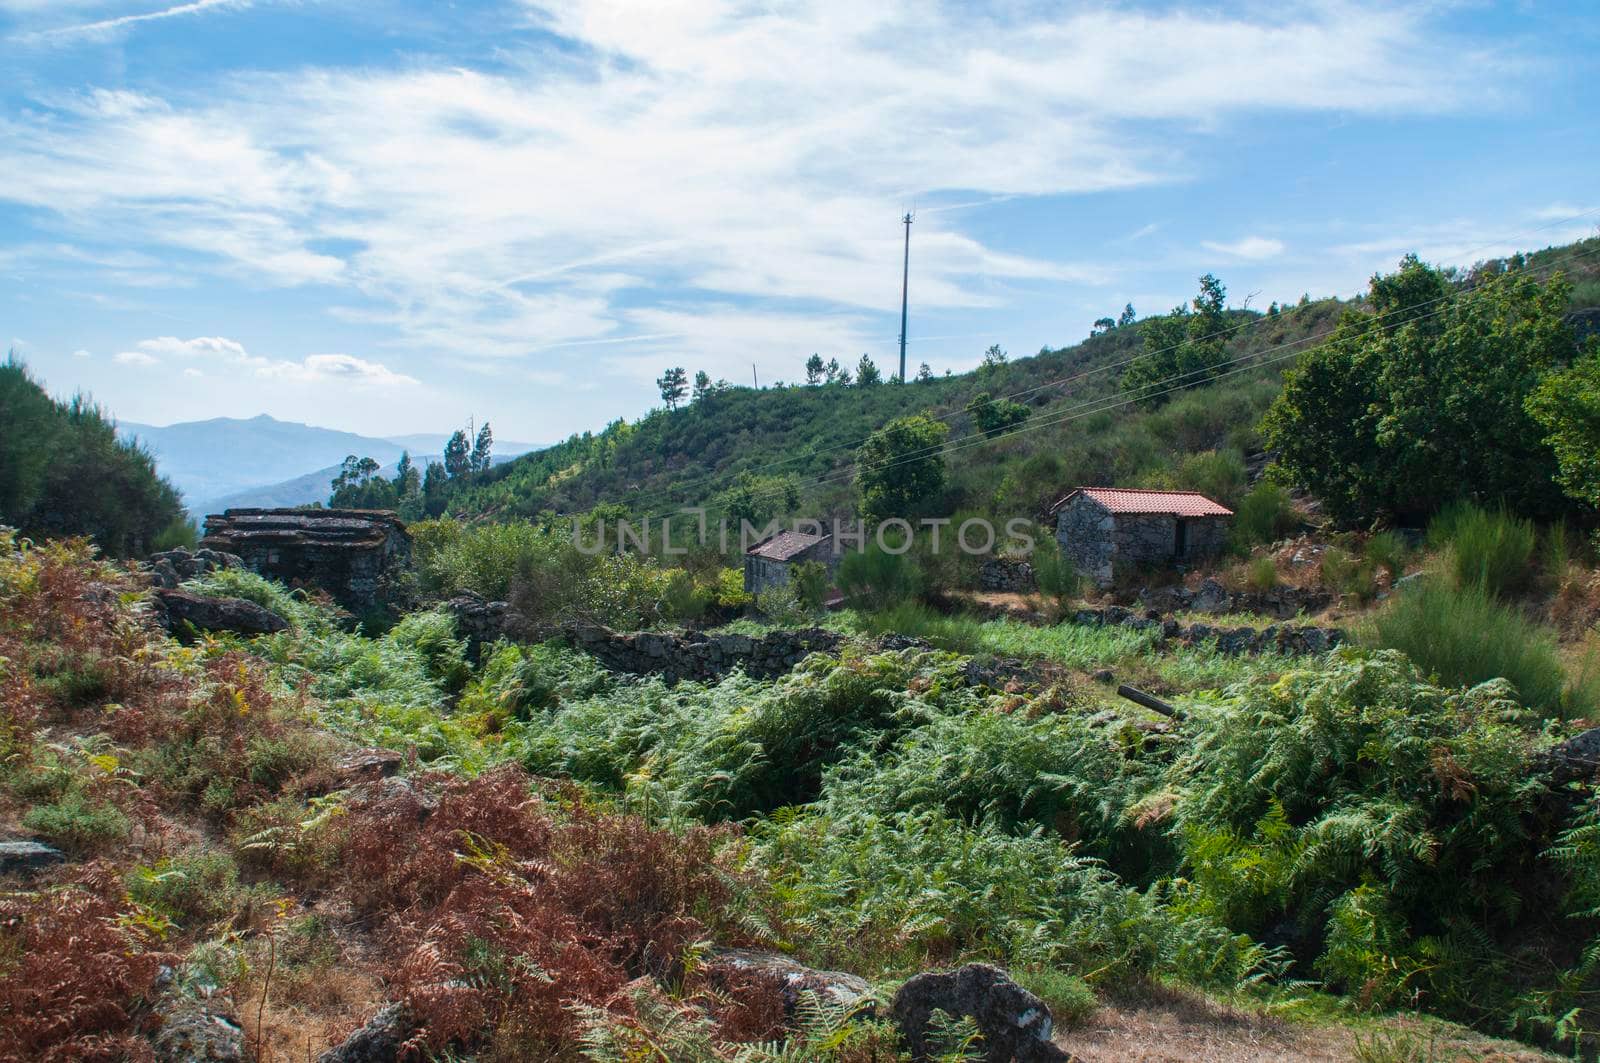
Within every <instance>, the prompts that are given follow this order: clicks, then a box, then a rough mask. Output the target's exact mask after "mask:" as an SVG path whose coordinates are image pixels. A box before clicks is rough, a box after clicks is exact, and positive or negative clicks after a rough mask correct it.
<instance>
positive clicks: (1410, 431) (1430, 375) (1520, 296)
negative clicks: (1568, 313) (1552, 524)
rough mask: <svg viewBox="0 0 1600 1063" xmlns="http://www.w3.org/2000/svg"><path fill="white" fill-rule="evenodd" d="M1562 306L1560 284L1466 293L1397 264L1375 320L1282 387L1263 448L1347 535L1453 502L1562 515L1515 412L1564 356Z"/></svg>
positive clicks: (1355, 317) (1346, 331) (1333, 344)
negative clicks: (1350, 526) (1362, 525)
mask: <svg viewBox="0 0 1600 1063" xmlns="http://www.w3.org/2000/svg"><path fill="white" fill-rule="evenodd" d="M1569 294H1570V291H1569V288H1568V285H1567V283H1566V281H1565V280H1563V279H1562V277H1561V275H1560V274H1557V275H1556V276H1555V277H1553V278H1552V279H1551V280H1550V281H1548V282H1547V283H1543V284H1541V283H1540V282H1539V281H1538V280H1536V279H1534V278H1533V277H1530V276H1527V275H1525V274H1519V275H1507V276H1504V277H1500V278H1496V279H1493V280H1490V281H1488V282H1486V283H1483V284H1481V285H1479V286H1477V287H1467V286H1464V285H1461V284H1458V283H1457V282H1456V281H1455V280H1454V279H1453V278H1452V277H1451V276H1450V275H1449V274H1447V273H1445V272H1443V271H1441V270H1439V269H1436V268H1434V267H1432V266H1429V265H1426V264H1424V263H1423V262H1421V261H1419V260H1418V259H1417V258H1416V256H1414V255H1410V256H1407V257H1406V258H1405V259H1403V260H1402V261H1401V263H1400V268H1399V269H1398V270H1397V271H1396V272H1394V273H1392V274H1389V275H1387V276H1382V275H1380V276H1375V277H1373V278H1372V283H1371V286H1370V291H1369V295H1368V304H1369V306H1370V309H1371V312H1362V311H1357V310H1350V311H1346V313H1345V315H1344V318H1343V320H1342V321H1341V322H1340V325H1339V328H1338V330H1337V332H1336V334H1335V336H1334V338H1333V339H1332V340H1331V341H1329V342H1328V343H1326V344H1323V345H1321V346H1319V347H1316V348H1313V349H1311V350H1309V351H1307V352H1306V354H1305V355H1304V356H1303V357H1302V358H1301V359H1300V360H1299V362H1298V364H1296V365H1295V366H1294V368H1292V369H1291V370H1289V372H1288V373H1286V374H1285V376H1284V387H1283V394H1282V395H1281V396H1280V397H1279V398H1278V400H1277V401H1276V402H1275V403H1274V404H1273V406H1272V408H1271V409H1270V410H1269V411H1268V413H1267V416H1266V418H1265V419H1264V421H1263V424H1262V428H1263V431H1264V433H1265V437H1266V442H1267V445H1268V446H1269V447H1271V448H1273V449H1274V450H1276V451H1277V452H1278V463H1279V465H1280V466H1281V467H1283V468H1284V469H1285V470H1286V471H1287V472H1288V473H1289V474H1290V475H1291V476H1292V477H1293V478H1294V479H1295V481H1296V482H1297V483H1300V484H1303V485H1304V486H1306V487H1307V488H1309V489H1310V490H1311V491H1312V492H1313V493H1315V494H1316V495H1317V497H1319V498H1321V499H1322V500H1323V502H1324V504H1325V505H1326V506H1327V507H1328V510H1329V512H1330V513H1331V514H1332V515H1333V516H1334V517H1335V518H1337V519H1339V520H1341V521H1344V522H1347V523H1351V522H1360V521H1370V520H1372V519H1374V518H1378V517H1388V518H1391V519H1397V520H1401V521H1406V522H1414V521H1420V520H1422V519H1425V518H1426V517H1427V516H1429V515H1430V514H1432V513H1434V512H1435V511H1437V510H1438V509H1439V508H1440V507H1441V506H1443V505H1444V504H1445V503H1447V502H1450V501H1453V500H1455V499H1458V498H1465V499H1472V500H1475V501H1479V502H1504V503H1505V504H1506V505H1508V506H1510V507H1511V508H1513V509H1515V510H1517V511H1518V512H1521V513H1524V514H1526V515H1530V516H1540V515H1543V516H1548V515H1552V514H1554V513H1556V512H1559V511H1560V510H1561V509H1562V508H1563V506H1564V503H1563V500H1562V498H1561V493H1560V490H1559V488H1558V487H1557V485H1556V479H1555V477H1556V470H1557V466H1556V455H1555V453H1554V452H1553V451H1552V449H1551V446H1550V444H1549V443H1547V442H1546V441H1545V438H1544V430H1543V429H1542V427H1541V425H1540V424H1539V422H1538V421H1536V420H1535V418H1534V416H1533V415H1532V414H1530V412H1529V410H1528V409H1527V408H1526V407H1525V404H1526V403H1527V401H1528V399H1529V397H1530V395H1532V394H1533V393H1534V391H1535V389H1536V388H1537V387H1538V385H1539V383H1540V380H1541V378H1542V377H1543V376H1544V375H1545V374H1546V373H1547V372H1549V371H1550V370H1552V369H1554V368H1558V367H1560V366H1562V365H1564V364H1565V363H1566V362H1567V360H1568V359H1569V358H1570V357H1571V355H1572V352H1573V343H1572V336H1571V333H1570V332H1569V331H1568V329H1567V327H1566V326H1565V325H1564V324H1563V322H1562V314H1563V312H1564V311H1565V309H1566V307H1567V303H1568V300H1569ZM1537 406H1538V404H1537V403H1535V407H1536V408H1537Z"/></svg>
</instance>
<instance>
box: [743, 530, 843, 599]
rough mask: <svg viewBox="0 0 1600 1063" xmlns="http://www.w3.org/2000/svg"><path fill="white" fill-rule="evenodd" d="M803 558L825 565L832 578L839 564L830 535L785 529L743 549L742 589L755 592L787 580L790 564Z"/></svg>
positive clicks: (780, 585) (748, 592)
mask: <svg viewBox="0 0 1600 1063" xmlns="http://www.w3.org/2000/svg"><path fill="white" fill-rule="evenodd" d="M802 561H815V562H817V563H819V564H821V565H824V566H826V567H827V569H828V575H829V577H830V578H831V577H832V575H833V573H834V571H835V570H836V569H838V567H839V558H838V556H837V555H836V554H834V552H833V536H831V535H813V534H811V533H809V532H801V531H785V532H779V533H778V534H776V535H769V536H767V537H766V538H765V539H762V540H761V541H760V542H759V543H756V544H755V545H754V546H752V547H751V548H750V549H748V550H746V551H745V552H744V589H745V593H746V594H757V593H759V592H761V591H764V590H766V589H767V588H768V587H782V586H784V585H785V584H787V583H788V582H789V567H790V566H791V565H796V564H799V563H800V562H802Z"/></svg>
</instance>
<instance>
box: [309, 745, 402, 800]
mask: <svg viewBox="0 0 1600 1063" xmlns="http://www.w3.org/2000/svg"><path fill="white" fill-rule="evenodd" d="M405 762H406V758H405V757H404V756H403V755H402V754H400V753H397V752H395V751H394V750H392V749H358V750H355V751H354V752H351V753H346V754H345V755H344V756H342V757H340V758H339V760H338V761H337V762H336V763H335V764H334V765H333V766H332V767H330V768H327V769H324V770H321V771H315V772H312V773H311V774H309V775H307V776H306V777H305V778H304V779H303V780H302V781H301V782H300V789H301V791H302V792H304V793H305V794H307V795H308V796H311V797H321V796H322V795H324V794H331V793H333V792H334V791H335V790H348V789H350V788H351V787H357V786H363V785H366V784H371V783H381V782H382V781H383V780H385V779H388V778H389V777H390V776H392V775H395V774H397V773H398V772H399V771H400V769H401V768H402V767H404V766H405Z"/></svg>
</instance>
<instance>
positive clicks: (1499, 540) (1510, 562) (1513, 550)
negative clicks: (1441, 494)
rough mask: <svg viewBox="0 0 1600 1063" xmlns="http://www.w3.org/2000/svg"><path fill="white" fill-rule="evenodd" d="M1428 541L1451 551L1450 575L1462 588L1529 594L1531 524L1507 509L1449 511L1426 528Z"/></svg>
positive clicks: (1462, 505)
mask: <svg viewBox="0 0 1600 1063" xmlns="http://www.w3.org/2000/svg"><path fill="white" fill-rule="evenodd" d="M1428 541H1429V542H1430V543H1432V544H1433V545H1435V546H1446V545H1448V546H1449V547H1450V549H1451V558H1450V565H1451V572H1452V573H1453V575H1454V577H1455V580H1456V583H1457V585H1458V586H1462V587H1465V586H1469V585H1476V586H1479V587H1482V588H1483V589H1484V590H1486V591H1488V593H1489V594H1491V595H1495V596H1504V595H1507V594H1512V593H1515V592H1516V591H1519V590H1522V589H1523V588H1525V587H1526V586H1527V585H1528V583H1529V578H1530V576H1531V575H1532V573H1531V570H1530V568H1529V562H1530V560H1531V559H1532V557H1533V548H1534V544H1535V542H1536V536H1535V535H1534V530H1533V522H1532V521H1529V520H1525V519H1523V518H1521V517H1518V516H1515V515H1513V514H1512V513H1510V512H1508V511H1507V510H1506V509H1505V507H1503V506H1502V507H1500V508H1499V509H1492V510H1490V509H1481V508H1479V507H1478V506H1475V505H1473V504H1472V503H1470V502H1457V503H1454V504H1452V505H1450V506H1447V507H1445V509H1444V510H1442V511H1441V512H1440V514H1439V515H1438V516H1437V517H1435V518H1434V520H1433V523H1431V524H1429V525H1428Z"/></svg>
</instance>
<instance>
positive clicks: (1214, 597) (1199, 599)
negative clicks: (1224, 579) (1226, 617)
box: [1189, 579, 1233, 613]
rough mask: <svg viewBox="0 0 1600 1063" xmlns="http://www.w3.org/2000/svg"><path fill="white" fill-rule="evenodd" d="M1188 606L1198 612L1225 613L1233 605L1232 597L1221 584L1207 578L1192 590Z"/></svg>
mask: <svg viewBox="0 0 1600 1063" xmlns="http://www.w3.org/2000/svg"><path fill="white" fill-rule="evenodd" d="M1189 607H1190V608H1191V609H1193V610H1195V611H1196V612H1199V613H1225V612H1227V611H1228V610H1229V609H1231V608H1232V607H1233V599H1232V598H1231V597H1229V595H1228V592H1227V590H1225V589H1224V588H1223V586H1222V584H1220V583H1218V582H1217V581H1216V580H1214V579H1208V580H1206V581H1205V582H1204V583H1202V584H1200V589H1199V590H1197V591H1195V592H1194V599H1193V600H1192V601H1191V602H1190V603H1189Z"/></svg>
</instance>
